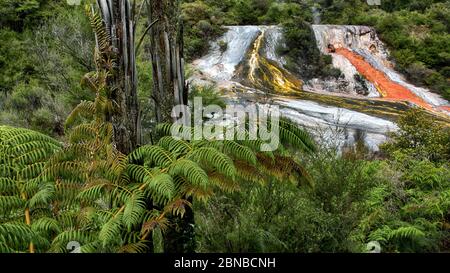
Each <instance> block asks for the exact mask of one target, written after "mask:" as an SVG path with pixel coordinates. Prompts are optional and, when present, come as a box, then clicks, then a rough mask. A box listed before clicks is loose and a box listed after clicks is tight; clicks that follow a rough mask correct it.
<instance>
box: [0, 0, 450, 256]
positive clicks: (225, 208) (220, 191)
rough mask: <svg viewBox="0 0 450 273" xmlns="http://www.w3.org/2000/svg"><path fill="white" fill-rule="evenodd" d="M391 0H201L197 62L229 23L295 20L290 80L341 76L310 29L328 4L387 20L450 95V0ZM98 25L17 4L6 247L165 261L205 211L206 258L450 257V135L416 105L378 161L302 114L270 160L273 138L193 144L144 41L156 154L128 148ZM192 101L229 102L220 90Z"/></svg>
mask: <svg viewBox="0 0 450 273" xmlns="http://www.w3.org/2000/svg"><path fill="white" fill-rule="evenodd" d="M138 2H139V4H140V3H142V1H138ZM381 2H382V6H381V7H376V6H369V5H367V3H366V1H364V0H351V1H344V0H319V1H302V0H286V1H276V0H185V1H183V3H182V5H181V7H182V10H181V14H180V20H183V22H184V50H185V55H186V56H185V57H186V59H187V60H188V61H191V60H193V59H195V58H197V57H200V56H202V55H203V54H205V53H206V52H207V50H208V47H209V45H208V41H211V40H212V39H215V38H217V37H219V36H220V35H221V34H222V33H223V32H224V30H223V29H222V28H221V27H222V26H223V25H250V24H281V25H282V26H283V27H284V34H285V42H286V44H285V46H283V47H280V48H279V49H278V50H279V53H280V54H282V55H284V57H286V60H287V66H289V68H290V70H292V71H297V73H299V74H300V75H301V77H302V78H304V79H309V78H312V77H330V76H331V77H339V75H340V72H339V71H338V70H336V69H333V68H332V67H331V65H330V59H329V58H328V57H326V56H322V55H321V54H320V52H319V50H318V49H317V47H316V43H315V40H314V35H313V33H312V32H311V29H310V28H309V25H310V24H311V23H312V22H313V14H312V11H311V8H312V7H313V6H314V7H316V8H317V9H318V10H319V11H321V13H322V16H321V17H322V23H333V24H365V25H370V26H374V27H375V28H376V29H377V31H378V33H379V34H380V37H381V38H382V40H383V41H384V42H386V43H387V45H388V46H389V47H390V50H391V53H392V56H393V58H394V60H395V61H396V64H397V69H398V70H400V71H401V72H403V73H405V74H406V75H407V76H408V77H409V79H410V80H411V81H413V82H415V83H417V84H421V85H422V84H423V85H425V86H428V87H430V88H431V89H432V90H434V91H436V92H438V93H440V94H442V95H443V96H445V97H446V98H448V99H449V98H450V89H449V78H450V74H449V73H450V63H449V62H450V57H449V52H448V51H449V48H450V44H449V43H450V37H449V30H450V25H449V22H450V18H449V16H450V4H449V2H448V1H438V0H426V1H422V0H414V1H407V0H395V1H381ZM146 12H147V11H146V9H145V8H144V9H142V14H141V16H142V17H144V16H145V15H146V14H145V13H146ZM90 19H91V21H92V16H91V18H90ZM96 20H97V23H98V24H97V25H96V24H95V23H94V24H92V25H91V24H90V20H89V18H88V16H86V14H85V11H84V10H83V9H82V8H81V7H78V6H69V5H67V4H66V1H62V0H60V1H53V0H52V1H50V0H23V1H13V0H3V1H2V4H1V6H0V26H1V28H0V41H2V42H1V43H0V252H2V253H3V252H67V251H68V249H67V244H68V242H70V241H78V242H80V243H81V249H78V250H79V251H82V252H164V251H166V247H167V244H168V243H170V242H171V240H172V239H173V238H171V236H173V234H171V233H170V232H168V231H169V230H170V229H171V228H172V227H173V226H174V224H176V223H179V222H180V221H181V220H183V219H185V216H186V215H187V214H188V213H189V212H192V211H193V212H195V214H194V215H195V221H194V222H193V223H192V224H193V225H191V226H190V228H191V229H195V231H196V232H195V234H196V236H195V238H191V239H195V240H193V242H192V246H190V248H195V250H196V251H198V252H366V251H367V248H366V247H367V243H369V242H371V241H377V242H379V243H380V244H381V247H382V251H383V252H448V251H449V250H450V235H449V234H450V233H449V230H450V166H449V162H450V131H449V128H448V127H447V126H444V125H442V124H438V123H435V122H434V121H432V120H430V119H429V118H428V117H425V116H424V115H423V113H422V112H421V111H419V110H411V111H409V112H407V113H405V115H404V116H402V117H401V118H400V119H399V122H398V125H399V128H400V130H399V131H398V132H396V133H394V134H392V136H391V139H390V141H389V142H387V143H385V144H384V145H383V146H382V147H381V148H382V150H381V152H379V153H377V154H372V153H369V152H368V151H367V149H366V148H365V147H364V145H363V144H362V143H358V145H357V146H356V147H349V148H348V149H346V150H344V151H343V152H342V153H338V152H336V150H335V149H330V148H329V147H322V146H321V145H319V147H316V145H315V143H314V142H313V141H312V139H311V138H310V136H309V135H308V134H307V132H305V131H303V129H300V128H298V127H296V126H295V125H293V124H292V123H291V122H290V121H287V120H282V121H281V123H280V126H281V128H280V129H281V135H280V136H281V142H282V143H281V144H282V145H281V147H280V148H279V149H278V150H277V151H274V152H260V151H259V148H260V145H261V141H260V140H234V141H229V140H227V141H212V140H201V141H195V140H193V141H188V140H179V139H176V138H173V137H172V136H170V133H171V130H172V129H173V128H174V127H172V126H171V124H155V122H154V117H153V110H154V109H152V103H151V102H150V101H151V96H152V90H151V86H152V78H151V69H152V68H151V60H150V59H149V52H148V40H147V39H144V40H143V44H142V47H140V51H139V52H138V58H137V70H138V71H139V86H138V89H139V98H140V106H141V112H142V114H143V124H142V125H143V132H144V141H143V142H144V144H143V145H142V146H140V147H138V148H137V149H136V150H134V151H133V152H131V153H130V154H122V153H121V152H119V151H118V150H117V148H116V146H115V143H114V141H113V137H112V135H113V134H112V131H113V126H112V121H111V120H110V119H109V116H110V114H111V112H113V111H118V109H117V107H118V106H117V105H115V104H114V102H113V101H111V94H112V92H114V91H115V89H114V86H111V83H110V77H112V72H111V71H112V70H108V69H106V68H105V67H108V66H107V65H104V64H105V63H106V62H107V61H109V60H107V59H102V58H106V57H105V56H106V55H107V54H103V53H105V52H95V55H94V58H93V53H94V50H93V49H94V44H95V38H94V37H95V36H94V34H96V35H97V39H98V40H102V33H101V32H102V28H103V24H102V23H101V22H100V23H99V21H98V20H99V19H98V18H97V19H96ZM142 21H145V20H141V21H140V23H139V24H138V25H137V26H136V27H137V34H138V35H137V37H139V36H140V35H142V34H143V32H144V30H145V29H146V27H147V24H148V22H142ZM91 27H94V34H93V32H92V28H91ZM139 38H140V37H139ZM226 47H227V45H226V44H223V45H221V48H222V49H223V50H224V49H226ZM190 91H191V92H190V97H189V99H192V98H193V97H194V96H196V97H198V96H200V97H202V98H203V102H204V104H216V105H219V106H221V107H225V103H224V101H223V100H222V98H221V97H220V95H218V94H217V90H215V88H214V86H205V87H191V90H190ZM20 127H23V128H20ZM25 128H26V129H25ZM190 133H192V131H191V130H188V131H187V134H190ZM319 144H320V143H319Z"/></svg>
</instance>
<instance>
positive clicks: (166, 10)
mask: <svg viewBox="0 0 450 273" xmlns="http://www.w3.org/2000/svg"><path fill="white" fill-rule="evenodd" d="M179 2H180V1H179V0H148V2H147V3H148V5H147V8H148V17H149V23H150V24H152V23H154V22H156V23H155V25H154V26H153V27H152V28H151V29H150V32H149V34H150V55H151V62H152V68H153V72H152V73H153V84H154V85H153V94H152V98H153V100H154V101H155V112H156V113H155V116H156V119H157V122H171V121H172V118H171V111H172V108H173V106H174V105H179V104H186V103H187V93H188V90H187V89H188V88H187V86H186V84H185V77H184V58H183V24H182V22H181V19H180V16H179Z"/></svg>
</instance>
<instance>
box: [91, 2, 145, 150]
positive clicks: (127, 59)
mask: <svg viewBox="0 0 450 273" xmlns="http://www.w3.org/2000/svg"><path fill="white" fill-rule="evenodd" d="M97 4H98V6H99V7H100V10H101V14H102V18H103V21H104V23H105V25H106V29H107V31H108V32H109V35H110V37H111V46H112V50H113V51H114V52H115V53H116V54H117V63H116V67H114V76H113V80H112V83H111V86H112V87H113V90H112V95H111V98H112V100H113V103H114V104H115V106H116V108H117V109H118V111H114V113H113V115H112V117H111V122H112V124H113V128H114V143H115V144H116V145H117V149H118V150H119V151H121V152H122V153H124V154H128V153H130V152H131V151H133V150H134V149H135V148H136V147H137V146H138V145H139V144H140V142H141V117H140V112H139V104H138V96H137V70H136V55H135V54H136V52H135V29H134V27H135V23H134V16H133V13H134V11H133V10H132V7H131V4H130V1H129V0H97Z"/></svg>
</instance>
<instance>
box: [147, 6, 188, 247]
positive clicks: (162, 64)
mask: <svg viewBox="0 0 450 273" xmlns="http://www.w3.org/2000/svg"><path fill="white" fill-rule="evenodd" d="M149 1H150V2H149V3H148V5H147V7H148V14H149V24H151V23H153V22H155V21H156V24H155V25H154V27H153V28H152V29H151V31H150V39H151V41H150V56H151V62H152V68H153V71H152V73H153V83H154V86H153V94H152V98H153V100H154V101H155V111H156V113H155V115H156V119H157V122H172V121H173V118H172V117H171V112H172V108H173V107H174V106H175V105H180V104H181V105H182V104H187V95H188V86H187V85H186V81H185V76H184V54H183V24H182V22H181V18H180V1H179V0H149ZM190 201H192V200H190ZM171 222H172V225H171V227H170V228H169V229H168V231H167V232H166V233H165V236H164V237H165V238H164V251H165V252H169V253H186V252H194V251H195V240H194V213H193V211H192V209H191V208H190V207H188V208H187V209H186V213H185V216H184V218H181V219H180V218H178V217H171Z"/></svg>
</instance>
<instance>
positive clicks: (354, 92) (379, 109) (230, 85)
mask: <svg viewBox="0 0 450 273" xmlns="http://www.w3.org/2000/svg"><path fill="white" fill-rule="evenodd" d="M312 30H313V31H314V34H315V37H316V40H317V47H318V49H319V50H320V51H321V52H322V53H323V54H329V55H331V57H332V60H333V62H332V63H333V66H335V67H336V68H339V69H340V70H341V72H342V74H343V76H342V77H341V78H339V79H312V80H310V81H308V82H304V81H303V80H302V79H300V78H299V77H298V76H297V75H296V74H295V73H294V72H291V71H288V70H287V69H286V60H285V59H284V58H283V57H282V56H279V54H278V53H277V47H278V46H279V45H280V43H282V42H283V39H282V29H281V28H280V27H277V26H231V27H227V32H226V34H225V35H224V36H223V37H222V38H220V39H219V40H218V41H216V42H214V43H212V45H211V50H210V51H209V53H208V54H207V55H206V56H204V57H202V58H200V59H198V60H196V61H194V62H193V64H192V65H193V67H194V68H195V73H194V75H193V76H192V77H191V78H190V80H191V84H199V85H207V84H214V85H216V86H217V87H218V88H219V89H220V90H221V92H222V93H223V94H224V97H226V99H227V100H229V101H232V102H237V103H241V104H248V103H257V104H267V103H269V104H272V105H278V106H279V107H280V109H281V113H282V114H283V115H284V116H286V117H288V118H290V119H291V120H293V121H295V122H296V123H298V124H299V125H302V126H304V127H307V128H309V130H310V131H311V132H312V133H313V134H314V135H315V136H316V137H317V138H321V139H324V140H326V142H329V143H332V144H333V145H338V146H343V145H348V144H352V143H354V142H355V141H356V140H363V141H364V142H365V143H366V145H367V146H368V147H369V148H370V149H372V150H377V149H378V145H379V144H380V143H382V142H384V141H385V140H386V136H387V134H388V133H389V132H391V131H395V130H397V129H398V128H397V126H396V124H395V120H396V118H397V117H398V115H399V114H400V113H401V112H403V111H404V110H405V109H407V108H408V107H409V106H411V105H416V106H419V107H422V108H424V109H426V110H427V111H428V112H429V115H430V116H431V117H433V118H436V119H439V120H443V122H448V120H449V119H448V115H449V114H450V112H448V111H447V110H448V109H449V103H448V102H447V101H445V100H444V99H442V98H440V97H439V96H438V95H436V94H434V93H431V92H430V91H429V90H427V89H425V88H421V87H417V86H414V85H412V84H410V83H408V82H406V81H405V79H404V77H403V76H402V75H400V74H399V73H398V72H396V71H395V70H394V69H393V64H392V63H391V62H390V61H389V52H388V50H387V49H386V48H385V46H384V44H383V43H382V42H381V41H380V40H379V38H378V37H377V35H376V33H375V31H374V30H373V29H371V28H369V27H365V26H334V25H313V26H312ZM223 43H226V44H227V47H226V49H225V50H223V49H222V50H221V47H220V46H219V45H220V44H223ZM355 74H356V75H359V76H360V77H359V80H358V79H357V77H355ZM361 81H363V82H364V86H365V88H366V89H367V92H366V93H365V94H363V95H362V94H361V93H360V92H358V88H359V87H360V86H361Z"/></svg>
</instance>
